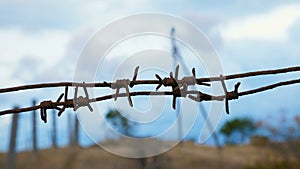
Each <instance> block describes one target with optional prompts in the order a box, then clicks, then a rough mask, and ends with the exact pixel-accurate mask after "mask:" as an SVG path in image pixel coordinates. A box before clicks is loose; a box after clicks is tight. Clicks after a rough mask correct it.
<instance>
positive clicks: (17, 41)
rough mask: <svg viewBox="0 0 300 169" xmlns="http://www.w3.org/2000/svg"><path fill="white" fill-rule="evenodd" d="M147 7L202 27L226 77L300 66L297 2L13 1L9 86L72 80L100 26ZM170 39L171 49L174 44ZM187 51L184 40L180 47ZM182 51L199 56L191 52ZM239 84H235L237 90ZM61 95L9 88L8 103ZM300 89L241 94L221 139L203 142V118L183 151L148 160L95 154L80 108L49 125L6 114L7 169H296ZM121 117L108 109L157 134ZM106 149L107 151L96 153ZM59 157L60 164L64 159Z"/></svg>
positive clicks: (2, 43)
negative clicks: (80, 118)
mask: <svg viewBox="0 0 300 169" xmlns="http://www.w3.org/2000/svg"><path fill="white" fill-rule="evenodd" d="M144 12H159V13H166V14H171V15H175V16H179V17H181V18H183V19H186V20H187V21H189V22H191V23H192V24H194V25H195V26H196V27H198V28H199V29H200V30H201V31H202V32H203V33H204V34H205V35H206V36H207V38H208V39H209V40H210V41H211V43H212V44H213V45H214V47H215V49H216V51H217V53H218V56H219V59H220V61H221V63H222V66H223V71H224V74H225V75H226V74H235V73H241V72H248V71H257V70H265V69H277V68H284V67H291V66H299V63H300V50H299V46H300V31H299V30H300V3H299V2H298V1H297V0H294V1H293V0H287V1H284V2H283V1H280V0H273V1H271V0H267V1H258V0H253V1H243V0H232V1H228V2H225V1H224V2H217V1H209V2H208V1H202V0H200V1H199V0H198V1H189V2H187V1H180V0H176V1H170V0H167V1H163V2H161V1H149V0H129V1H121V2H120V1H114V0H112V1H93V0H92V1H88V2H81V1H64V2H60V1H36V0H30V1H19V0H12V1H5V0H4V1H0V53H1V56H0V88H5V87H10V86H17V85H23V84H34V83H43V82H60V81H72V80H73V75H74V71H75V67H76V63H77V59H78V57H79V56H80V52H81V50H82V48H83V47H84V45H85V44H86V42H87V41H88V40H89V38H90V37H91V36H93V35H94V33H95V32H96V31H98V30H99V29H101V28H103V27H104V26H105V25H107V24H109V23H110V22H112V21H114V20H116V19H119V18H121V17H124V16H128V15H132V14H136V13H144ZM170 32H171V30H170ZM191 40H193V39H191ZM167 45H169V46H167V48H169V49H170V51H172V47H173V46H172V43H169V44H167ZM178 48H182V46H180V44H178ZM181 54H182V57H183V58H184V59H185V60H187V62H189V61H190V60H189V56H187V55H186V53H184V52H182V53H181ZM299 75H300V74H299V73H289V74H283V75H276V76H267V77H265V76H264V77H257V78H249V79H245V80H242V81H241V82H242V86H241V90H246V89H252V88H257V87H260V86H263V85H268V84H272V83H276V82H279V81H284V80H290V79H296V78H299ZM130 76H131V75H130ZM231 84H234V83H229V85H228V86H232V85H231ZM61 92H62V90H57V89H38V90H34V92H32V91H22V92H14V93H3V94H1V95H0V109H1V110H5V109H11V108H14V107H27V106H31V105H33V104H34V103H33V102H34V100H35V101H36V103H39V102H40V101H42V100H45V99H46V100H49V99H53V100H55V99H56V98H57V96H58V95H59V94H60V93H61ZM299 93H300V86H299V85H297V84H296V85H291V86H287V87H281V88H278V89H274V90H272V91H266V92H263V93H258V94H254V95H251V96H245V97H241V98H240V99H239V100H237V101H232V102H231V103H230V107H231V114H230V115H225V112H224V116H223V117H222V119H221V122H220V123H219V125H218V126H217V128H216V130H215V131H216V132H215V135H212V136H211V137H210V138H209V139H208V140H207V141H206V142H205V143H204V145H203V144H201V145H199V140H198V139H199V138H198V134H199V133H198V132H199V126H197V124H198V125H201V122H203V120H205V117H203V116H198V117H197V119H196V123H195V125H194V126H193V128H192V129H191V131H190V132H189V133H188V134H187V136H185V138H184V143H183V146H182V147H176V148H174V149H173V150H171V151H170V152H167V153H166V154H163V155H160V156H157V157H152V158H149V159H126V158H121V157H117V156H114V155H112V154H110V153H107V152H105V151H103V150H98V149H97V151H96V150H94V149H95V148H96V147H93V146H94V144H95V143H94V141H92V140H90V138H89V137H88V136H87V135H86V134H85V132H84V130H83V129H82V128H81V127H80V124H79V122H78V120H77V117H76V114H75V113H74V112H72V111H66V112H65V113H64V114H63V115H62V116H61V117H60V118H57V116H54V115H55V114H56V113H57V112H52V111H48V119H49V120H48V123H47V124H44V123H43V122H42V121H41V120H40V119H39V118H40V117H39V114H38V113H39V112H27V113H22V114H19V115H16V116H14V117H13V115H5V116H1V117H0V127H1V132H0V140H1V142H0V152H1V154H0V168H32V166H34V165H35V164H36V166H38V167H39V168H53V167H56V168H79V167H83V166H89V167H91V168H92V167H95V168H96V167H98V168H99V165H102V168H121V167H122V166H124V165H125V166H127V167H128V168H129V167H131V168H175V166H178V167H186V168H192V167H193V166H199V167H198V168H200V166H202V167H204V168H208V167H215V168H220V167H223V168H276V167H277V168H297V167H299V164H300V154H299V152H300V151H298V150H299V144H300V142H299V141H298V138H299V136H300V135H299V134H300V133H299V127H300V120H299V119H300V114H299V98H300V94H299ZM204 108H206V107H205V104H204ZM170 111H171V107H170ZM204 111H206V110H204ZM118 114H119V112H116V111H114V110H110V111H109V110H108V111H107V112H105V115H106V116H105V117H106V118H107V119H108V121H110V123H111V125H112V126H114V127H115V128H117V130H119V131H120V132H121V133H125V134H127V135H134V134H136V133H139V135H145V136H146V135H151V133H148V132H150V130H141V129H140V128H139V126H138V125H136V124H134V123H130V122H127V121H126V119H125V122H124V119H123V118H122V116H120V115H118ZM175 117H176V116H174V117H170V118H168V117H166V118H165V119H164V120H163V121H161V122H160V123H157V124H156V126H154V127H155V128H157V129H158V130H159V129H160V127H163V126H164V124H162V123H165V124H169V123H171V122H172V121H173V120H174V118H175ZM177 132H178V131H177V130H174V135H173V136H170V137H169V138H164V141H169V142H172V141H174V140H176V138H177V135H178V133H177ZM99 135H100V137H99V140H97V141H98V142H109V141H108V140H118V139H121V138H116V137H115V136H112V135H111V134H110V133H109V132H107V131H106V129H105V128H104V129H103V131H101V133H100V134H99ZM125 141H126V140H125ZM86 149H87V150H86ZM95 151H96V152H95ZM98 151H99V152H98ZM32 152H35V153H32ZM204 152H207V153H204ZM98 153H100V154H101V155H99V156H98V157H95V156H97V154H98ZM74 154H75V155H74ZM78 154H81V156H79V155H78ZM176 154H177V155H176ZM178 154H180V155H181V156H178ZM226 154H227V155H226ZM241 154H243V155H241ZM245 154H247V155H245ZM183 156H184V157H186V158H184V157H183ZM26 159H27V160H26ZM42 159H46V160H42ZM58 159H60V160H61V161H59V162H57V163H55V162H54V161H55V160H58ZM100 159H101V160H100ZM108 159H111V160H108ZM247 159H248V160H247ZM115 160H116V161H115ZM266 160H267V163H264V161H266ZM76 162H77V163H76ZM100 162H101V164H99V163H100ZM179 163H180V164H179Z"/></svg>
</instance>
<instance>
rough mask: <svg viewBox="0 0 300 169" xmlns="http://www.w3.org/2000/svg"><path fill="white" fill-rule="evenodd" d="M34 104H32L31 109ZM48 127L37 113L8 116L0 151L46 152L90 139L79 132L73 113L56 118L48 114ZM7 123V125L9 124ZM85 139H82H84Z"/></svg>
mask: <svg viewBox="0 0 300 169" xmlns="http://www.w3.org/2000/svg"><path fill="white" fill-rule="evenodd" d="M35 104H36V102H35V101H33V105H35ZM48 114H49V118H48V119H49V123H46V124H45V123H43V122H42V121H41V120H40V118H39V117H40V112H39V111H32V112H31V113H21V114H13V115H8V116H11V118H8V117H7V119H6V120H5V121H6V122H5V123H8V124H9V125H8V126H6V127H5V126H2V127H3V128H2V130H3V131H1V132H0V139H1V140H2V141H1V142H0V144H1V145H0V147H1V151H12V150H13V151H16V152H18V151H34V152H36V151H38V150H39V149H45V148H51V147H53V148H57V147H66V146H76V145H79V146H80V144H81V140H87V139H89V138H88V137H87V136H86V135H84V134H82V133H83V132H82V131H81V129H80V126H79V122H78V119H77V116H76V114H75V112H73V111H68V112H66V113H65V114H64V115H62V117H61V118H57V111H56V110H53V111H52V112H49V113H48ZM9 121H10V122H9ZM83 137H84V138H83Z"/></svg>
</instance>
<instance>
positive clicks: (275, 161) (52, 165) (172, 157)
mask: <svg viewBox="0 0 300 169" xmlns="http://www.w3.org/2000/svg"><path fill="white" fill-rule="evenodd" d="M169 143H170V142H169ZM107 144H112V145H115V146H116V147H118V143H116V142H109V143H107ZM166 144H168V143H167V142H166ZM299 147H300V146H299V144H293V145H292V144H287V143H285V144H283V143H268V144H264V145H259V146H257V145H240V146H225V147H223V148H222V149H218V148H216V147H209V146H204V145H196V144H194V143H192V142H185V143H184V144H183V145H182V146H176V147H175V148H173V149H172V150H170V151H168V152H166V153H164V154H162V155H159V156H156V157H152V158H147V159H130V158H124V157H119V156H116V155H113V154H111V153H108V152H106V151H104V150H102V149H101V148H99V147H98V146H92V147H89V148H81V147H75V148H59V149H46V150H40V151H39V152H37V153H32V152H21V153H18V154H17V157H16V158H17V169H83V168H87V169H96V168H97V169H98V168H101V169H127V168H128V169H135V168H141V169H143V168H144V169H183V168H187V169H202V168H209V169H256V168H262V169H264V168H265V169H271V168H274V169H275V168H276V169H277V168H293V169H294V168H295V169H296V168H300V155H299V154H300V151H299V150H300V149H299ZM122 148H123V149H124V147H122ZM6 159H7V155H6V154H4V153H2V154H0V168H5V166H6Z"/></svg>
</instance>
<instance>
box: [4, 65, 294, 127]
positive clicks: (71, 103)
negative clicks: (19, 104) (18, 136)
mask: <svg viewBox="0 0 300 169" xmlns="http://www.w3.org/2000/svg"><path fill="white" fill-rule="evenodd" d="M138 70H139V67H136V68H135V70H134V74H133V78H132V80H130V79H118V80H116V81H115V82H106V81H104V82H103V83H85V82H83V83H77V82H76V83H72V82H59V83H44V84H33V85H24V86H16V87H9V88H2V89H0V93H8V92H15V91H20V90H29V89H39V88H50V87H65V91H64V93H62V94H60V96H59V97H58V99H57V100H56V101H55V102H53V101H51V100H45V101H41V102H40V104H39V105H36V106H31V107H25V108H17V109H10V110H4V111H0V116H1V115H6V114H12V113H21V112H28V111H33V110H38V109H40V115H41V119H42V120H43V121H44V122H45V123H46V122H47V110H48V109H56V110H58V116H61V114H62V113H63V112H64V111H65V109H66V108H73V110H74V111H76V110H77V109H78V108H80V107H88V109H89V110H90V111H91V112H92V111H93V108H92V106H91V105H90V103H94V102H99V101H104V100H108V99H114V100H117V98H118V97H127V98H128V103H129V105H130V106H131V107H133V102H132V99H131V97H133V96H142V95H153V96H155V95H156V96H165V95H170V96H172V97H173V100H172V107H173V109H176V99H177V98H178V97H184V98H186V97H188V98H189V99H191V100H194V101H196V102H202V101H224V100H225V110H226V113H227V114H229V101H230V100H236V99H238V98H239V97H240V96H245V95H250V94H254V93H258V92H262V91H266V90H271V89H274V88H277V87H280V86H286V85H292V84H296V83H300V79H295V80H290V81H283V82H278V83H274V84H271V85H267V86H263V87H260V88H256V89H251V90H246V91H242V92H239V90H238V89H239V86H240V85H241V82H237V83H236V84H235V85H234V90H233V91H228V89H227V86H226V83H225V81H226V80H232V79H238V78H245V77H253V76H259V75H271V74H279V73H288V72H296V71H300V66H298V67H290V68H284V69H275V70H264V71H255V72H247V73H240V74H234V75H227V76H223V75H220V76H218V77H207V78H196V71H195V68H193V69H192V76H185V77H183V78H182V79H179V78H178V74H179V65H178V66H177V67H176V69H175V77H174V76H173V73H172V72H170V75H169V77H165V78H161V77H160V76H159V75H158V74H155V77H156V78H157V80H137V76H138ZM214 81H220V82H221V84H222V87H223V90H224V94H223V95H219V96H213V95H210V94H207V93H203V92H201V91H197V90H188V86H194V85H203V86H208V87H209V86H211V84H210V82H214ZM150 84H153V85H157V87H156V91H135V92H130V90H129V87H130V88H133V87H134V86H135V85H150ZM161 86H165V87H171V88H172V90H171V91H158V90H159V89H160V87H161ZM69 87H74V88H75V92H74V97H73V98H72V99H68V89H69ZM79 87H80V88H83V90H84V93H85V96H79V97H78V89H79ZM93 87H94V88H99V87H100V88H101V87H109V88H111V89H115V90H116V93H115V94H110V95H104V96H100V97H96V98H89V94H88V91H87V88H93ZM121 88H125V91H126V92H125V93H120V89H121ZM63 97H64V101H61V99H62V98H63Z"/></svg>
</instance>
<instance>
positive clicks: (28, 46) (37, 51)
mask: <svg viewBox="0 0 300 169" xmlns="http://www.w3.org/2000/svg"><path fill="white" fill-rule="evenodd" d="M69 39H70V35H69V33H67V32H64V31H57V30H44V31H38V32H35V34H28V33H26V32H23V31H21V30H18V29H0V51H1V58H0V62H1V72H0V76H1V77H2V78H1V80H0V85H9V83H8V82H7V81H13V79H11V75H12V74H14V73H15V70H17V69H18V67H19V66H20V65H19V64H18V63H19V62H20V61H21V59H22V58H24V57H27V56H30V57H31V58H32V59H34V58H35V59H36V60H37V61H38V63H35V64H38V65H40V66H39V68H41V69H40V70H36V71H42V70H44V69H45V68H47V67H50V66H52V65H54V64H55V63H56V62H57V61H58V60H59V59H60V58H61V57H62V56H63V55H64V54H65V49H66V46H67V43H68V41H69ZM24 66H25V67H26V66H30V65H24ZM20 71H22V70H20ZM3 77H7V78H8V79H3ZM11 85H13V84H11Z"/></svg>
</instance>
